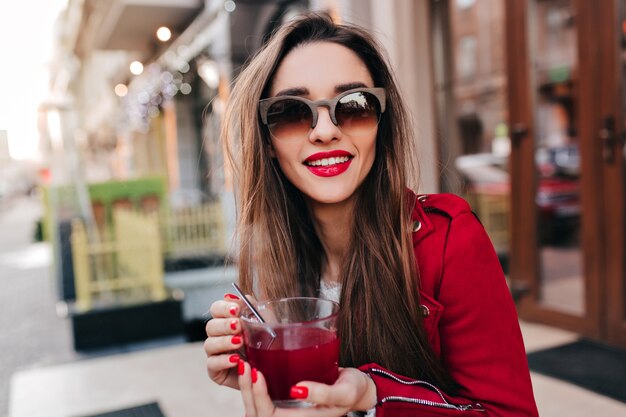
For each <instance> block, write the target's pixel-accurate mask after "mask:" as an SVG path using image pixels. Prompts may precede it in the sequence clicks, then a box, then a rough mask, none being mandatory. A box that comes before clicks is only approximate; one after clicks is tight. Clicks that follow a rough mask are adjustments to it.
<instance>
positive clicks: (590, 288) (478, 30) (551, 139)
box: [41, 0, 626, 346]
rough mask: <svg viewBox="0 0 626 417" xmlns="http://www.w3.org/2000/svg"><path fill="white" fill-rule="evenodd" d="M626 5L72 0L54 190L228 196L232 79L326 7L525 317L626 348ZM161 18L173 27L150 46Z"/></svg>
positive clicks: (61, 73)
mask: <svg viewBox="0 0 626 417" xmlns="http://www.w3.org/2000/svg"><path fill="white" fill-rule="evenodd" d="M600 3H601V4H600ZM625 7H626V5H625V2H624V1H623V0H610V1H607V2H586V1H584V0H532V1H528V2H518V1H515V0H417V1H413V0H394V1H388V2H382V1H378V0H334V1H333V0H308V1H307V0H291V1H290V0H281V1H269V0H238V1H224V0H178V1H173V0H172V1H163V0H144V1H135V0H111V1H98V0H69V2H68V7H67V9H66V10H65V12H64V13H63V15H62V16H61V17H60V21H59V24H58V33H57V36H58V40H59V42H58V50H57V55H56V60H55V62H54V65H53V71H52V79H51V96H50V100H49V102H47V103H45V105H44V106H42V115H41V120H42V126H41V131H42V138H44V141H43V142H42V143H43V145H42V146H44V147H45V149H46V150H47V154H48V155H51V158H50V162H49V165H50V166H51V167H52V170H53V173H56V177H55V176H54V174H53V177H55V178H56V179H57V180H58V181H59V182H60V183H62V182H71V181H72V180H74V181H76V178H77V177H81V178H82V179H83V180H84V182H86V183H89V182H97V181H102V180H108V179H125V178H138V177H145V176H154V175H156V176H162V177H163V178H165V181H166V184H167V187H168V193H169V199H170V202H171V203H172V204H174V205H182V206H184V205H193V204H197V203H199V202H202V201H206V200H212V199H217V198H224V196H225V195H229V194H230V193H232V184H231V183H230V181H229V178H228V171H227V170H225V169H224V160H223V157H222V151H221V144H220V142H219V126H220V120H221V112H222V111H223V107H224V103H225V101H226V100H227V99H228V94H229V88H230V84H231V82H232V80H233V78H234V77H235V76H236V74H237V72H238V70H239V68H240V67H241V66H242V65H243V64H244V62H245V61H246V59H247V58H248V57H249V56H250V55H251V54H253V53H254V52H255V51H256V50H257V49H258V47H259V46H260V45H261V43H262V41H263V39H264V38H265V37H266V36H267V35H268V34H269V33H270V32H271V31H272V30H273V29H274V28H275V27H276V26H277V25H278V24H280V22H281V21H282V20H284V19H289V18H290V16H292V15H293V14H296V13H298V12H299V11H302V10H306V9H314V10H325V11H328V12H329V13H330V14H331V15H332V16H333V18H335V19H337V20H345V21H350V22H354V23H357V24H360V25H362V26H364V27H366V28H369V29H371V30H372V31H373V32H374V33H375V34H376V35H377V36H378V38H379V39H380V40H381V42H382V43H383V45H384V46H385V47H386V49H387V51H388V54H389V58H390V61H391V63H392V66H393V68H394V70H395V72H396V75H397V77H398V80H399V83H400V85H401V86H402V89H403V92H404V96H405V98H406V100H407V104H408V105H409V108H410V110H411V112H412V114H413V117H414V119H415V126H416V132H415V136H416V141H417V146H418V149H419V151H420V154H421V167H420V168H421V171H420V174H421V181H422V184H421V191H422V192H426V193H429V192H440V191H447V192H454V193H459V194H463V195H464V196H466V197H467V198H468V200H469V201H470V202H471V203H472V205H473V207H474V209H475V210H476V211H477V212H478V214H479V216H480V217H481V220H482V221H483V223H484V224H485V227H486V229H487V231H488V232H489V234H490V236H491V237H492V240H493V241H494V244H495V246H496V249H497V250H498V253H499V255H500V256H501V259H502V261H503V266H504V267H505V270H506V272H507V273H508V275H509V277H510V279H511V285H512V288H513V290H514V293H515V295H516V297H519V300H520V312H521V314H522V315H523V316H524V317H526V318H528V319H529V320H537V321H543V322H547V323H549V324H552V325H557V326H561V327H564V328H567V329H570V330H575V331H577V332H580V333H581V334H583V335H585V336H588V337H592V338H595V339H598V340H602V341H608V342H609V343H612V344H616V345H624V346H626V308H625V305H626V295H625V293H626V291H625V288H626V286H625V285H624V282H625V275H626V274H625V271H626V268H625V266H624V261H623V259H624V258H625V257H626V256H625V254H626V249H625V245H624V235H626V227H625V219H624V210H623V208H624V195H625V186H624V184H625V182H626V181H625V178H626V176H625V174H624V150H623V140H622V134H623V132H624V128H625V127H626V123H624V122H623V121H624V120H626V119H624V116H623V112H624V103H622V102H621V100H622V99H621V98H618V97H623V96H626V95H625V94H621V95H620V94H615V92H616V91H617V92H620V93H623V89H624V83H623V64H622V59H623V58H622V55H623V53H622V50H623V49H622V48H623V45H624V41H623V39H624V33H623V29H622V27H623V26H622V22H623V21H624V13H625V10H624V9H625ZM160 27H167V28H168V29H169V32H170V36H171V37H170V38H168V39H165V40H159V39H158V38H157V37H156V32H157V29H159V28H160ZM598 45H602V46H601V47H600V46H598ZM133 61H136V62H137V63H141V65H139V64H134V68H133V69H132V71H133V72H134V73H133V72H131V69H130V66H131V63H132V62H133ZM138 67H142V69H140V68H138ZM594 83H595V84H594ZM594 85H601V86H602V88H600V89H597V88H596V89H595V90H594V88H593V86H594ZM79 182H80V181H79ZM78 185H80V184H78ZM600 185H601V186H600ZM620 210H621V211H620Z"/></svg>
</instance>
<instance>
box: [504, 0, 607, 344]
mask: <svg viewBox="0 0 626 417" xmlns="http://www.w3.org/2000/svg"><path fill="white" fill-rule="evenodd" d="M593 3H595V2H588V1H583V0H527V1H517V0H507V27H508V29H507V30H508V33H507V39H508V41H507V42H508V48H507V49H508V50H509V54H508V77H509V84H510V88H509V92H510V95H509V111H510V123H511V125H512V126H513V133H514V134H513V135H512V137H513V146H512V155H511V172H512V176H511V179H512V184H511V186H512V192H511V196H512V197H511V198H512V201H511V207H512V211H511V216H512V230H513V234H512V249H511V278H512V280H513V282H514V283H515V284H516V285H518V286H523V285H525V286H526V287H527V289H528V292H527V294H526V295H525V296H524V297H523V298H522V300H521V303H520V314H521V316H522V317H524V318H527V319H530V320H537V321H542V322H546V323H549V324H552V325H556V326H559V327H563V328H568V329H571V330H574V331H577V332H579V333H581V334H583V335H586V336H590V337H599V335H600V333H601V326H600V325H599V317H600V311H599V302H598V295H599V288H600V287H599V285H600V282H599V279H600V278H599V277H600V275H601V271H600V268H601V265H602V262H601V260H600V255H601V253H602V252H601V243H602V241H601V235H602V233H601V230H600V228H601V226H602V223H601V222H600V220H601V218H602V216H601V209H602V202H601V200H599V199H598V194H597V192H598V189H597V187H598V184H600V182H598V181H599V178H600V175H601V173H600V168H601V165H600V163H601V162H600V161H599V154H598V151H597V150H594V147H595V146H596V132H597V129H596V123H597V119H598V117H597V114H596V113H597V112H598V95H597V92H594V88H593V87H594V81H597V80H598V76H599V72H598V61H597V59H596V60H594V59H593V55H595V54H597V45H594V44H593V43H592V42H590V39H591V38H593V36H595V35H594V29H595V27H594V25H595V24H596V23H595V22H596V20H595V18H594V16H595V15H594V14H593V13H590V9H593V8H594V5H593ZM593 47H595V48H596V51H594V49H593ZM583 57H584V59H583ZM516 131H517V132H519V134H518V135H515V132H516Z"/></svg>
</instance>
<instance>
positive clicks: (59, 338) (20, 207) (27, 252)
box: [0, 196, 79, 416]
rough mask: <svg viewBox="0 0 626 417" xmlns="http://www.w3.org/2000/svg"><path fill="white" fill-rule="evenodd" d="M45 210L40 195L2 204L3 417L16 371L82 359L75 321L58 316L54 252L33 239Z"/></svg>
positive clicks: (0, 362)
mask: <svg viewBox="0 0 626 417" xmlns="http://www.w3.org/2000/svg"><path fill="white" fill-rule="evenodd" d="M41 212H42V209H41V205H40V203H39V199H38V198H37V197H36V196H23V197H16V198H12V199H11V200H8V201H7V200H2V201H1V202H0V288H1V290H0V305H1V306H2V314H0V332H1V336H0V416H5V415H6V414H7V410H8V398H9V383H10V377H11V375H12V374H13V373H14V372H16V371H18V370H24V369H28V368H35V367H42V366H48V365H53V364H60V363H66V362H70V361H74V360H76V359H79V355H77V354H76V353H75V352H74V351H73V349H72V339H71V328H70V323H69V321H68V320H65V319H61V318H59V317H58V316H57V314H56V310H55V308H56V299H57V298H56V294H55V290H54V288H55V287H54V282H53V281H52V279H51V275H52V274H51V269H50V268H51V267H50V249H49V247H48V245H47V244H45V243H41V242H39V243H35V242H34V239H33V237H34V232H35V223H36V221H37V220H38V219H39V217H40V216H41Z"/></svg>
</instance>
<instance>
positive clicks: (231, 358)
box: [228, 355, 239, 363]
mask: <svg viewBox="0 0 626 417" xmlns="http://www.w3.org/2000/svg"><path fill="white" fill-rule="evenodd" d="M228 361H229V362H230V363H235V362H239V355H230V356H229V357H228Z"/></svg>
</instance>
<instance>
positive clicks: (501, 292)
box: [360, 211, 538, 417]
mask: <svg viewBox="0 0 626 417" xmlns="http://www.w3.org/2000/svg"><path fill="white" fill-rule="evenodd" d="M437 301H438V302H439V303H440V304H441V305H442V306H443V311H442V313H441V317H440V320H439V323H438V330H439V336H440V349H441V360H442V361H443V363H444V365H445V366H446V368H447V369H448V371H449V372H450V374H451V376H452V378H453V379H454V380H455V381H456V382H457V383H458V384H459V385H460V389H459V390H458V392H457V393H456V396H455V397H450V396H448V395H447V394H446V393H443V392H441V391H440V390H438V389H437V388H436V387H433V386H432V385H430V384H428V383H426V382H423V381H414V380H408V379H406V378H403V377H401V376H399V375H395V374H392V373H391V372H389V371H387V370H385V369H383V368H381V367H379V366H377V365H376V364H369V365H365V366H363V367H361V368H360V369H361V370H362V371H365V372H368V373H369V375H370V376H371V377H372V378H373V380H374V382H375V384H376V388H377V397H378V404H377V409H376V416H377V417H383V416H386V417H403V416H422V415H424V416H461V415H464V416H471V415H482V416H489V417H537V416H538V413H537V408H536V405H535V400H534V396H533V392H532V386H531V381H530V373H529V370H528V362H527V359H526V353H525V349H524V344H523V340H522V336H521V332H520V328H519V323H518V320H517V312H516V309H515V305H514V303H513V300H512V297H511V294H510V292H509V290H508V287H507V285H506V281H505V279H504V274H503V272H502V268H501V266H500V263H499V262H498V258H497V256H496V254H495V251H494V249H493V245H492V244H491V241H490V240H489V237H488V236H487V233H486V232H485V230H484V228H483V226H482V225H481V224H480V222H479V221H478V219H477V218H476V217H475V215H474V214H473V213H471V212H469V211H466V212H464V213H462V214H459V215H457V216H455V217H453V218H452V219H451V221H450V228H449V231H448V238H447V241H446V246H445V253H444V263H443V273H442V278H441V284H440V287H439V291H438V297H437Z"/></svg>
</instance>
